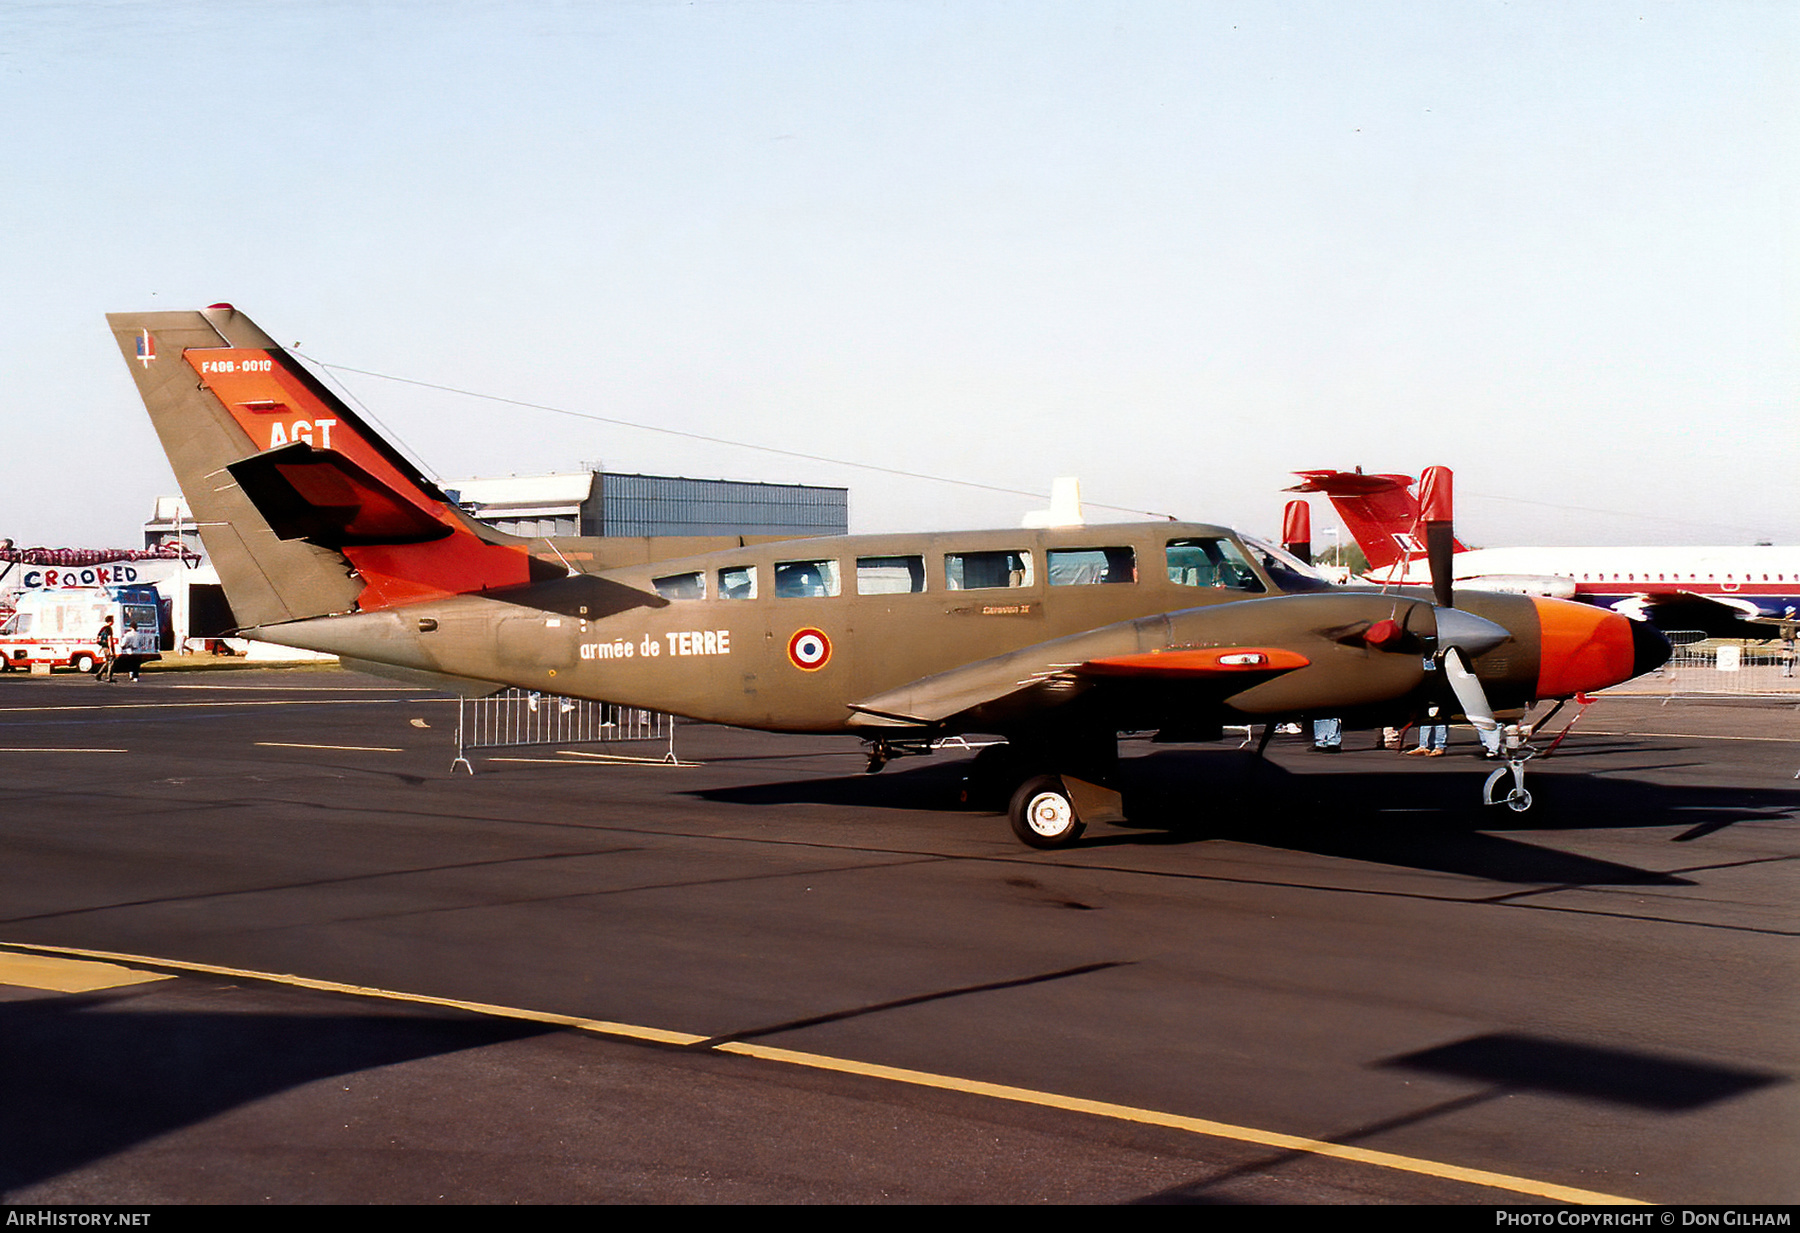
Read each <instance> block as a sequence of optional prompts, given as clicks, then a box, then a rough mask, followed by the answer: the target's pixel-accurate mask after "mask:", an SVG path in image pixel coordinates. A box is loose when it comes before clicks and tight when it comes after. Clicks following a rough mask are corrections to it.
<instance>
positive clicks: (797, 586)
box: [775, 561, 838, 599]
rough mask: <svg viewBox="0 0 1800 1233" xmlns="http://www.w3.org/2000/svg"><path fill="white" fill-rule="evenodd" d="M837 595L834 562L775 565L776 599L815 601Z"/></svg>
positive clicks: (782, 563)
mask: <svg viewBox="0 0 1800 1233" xmlns="http://www.w3.org/2000/svg"><path fill="white" fill-rule="evenodd" d="M837 593H838V563H837V562H836V561H778V562H776V563H775V598H776V599H815V598H818V597H820V596H825V595H836V594H837Z"/></svg>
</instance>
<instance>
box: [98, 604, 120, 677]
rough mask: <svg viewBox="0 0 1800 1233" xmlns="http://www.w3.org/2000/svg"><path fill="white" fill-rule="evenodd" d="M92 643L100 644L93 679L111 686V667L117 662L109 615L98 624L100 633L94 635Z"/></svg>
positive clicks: (116, 649)
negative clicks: (97, 662) (98, 658)
mask: <svg viewBox="0 0 1800 1233" xmlns="http://www.w3.org/2000/svg"><path fill="white" fill-rule="evenodd" d="M94 641H95V642H97V643H99V644H100V666H99V667H98V668H96V669H95V670H94V679H95V680H96V681H105V682H107V683H108V684H111V683H112V679H113V665H114V664H116V663H118V661H119V646H118V639H117V638H116V637H114V631H113V619H112V614H111V613H108V614H107V616H106V620H104V621H102V622H101V623H100V632H99V633H97V634H95V635H94Z"/></svg>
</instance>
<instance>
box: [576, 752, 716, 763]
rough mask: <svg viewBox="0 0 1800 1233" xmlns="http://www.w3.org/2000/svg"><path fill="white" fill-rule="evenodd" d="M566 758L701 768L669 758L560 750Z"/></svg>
mask: <svg viewBox="0 0 1800 1233" xmlns="http://www.w3.org/2000/svg"><path fill="white" fill-rule="evenodd" d="M556 752H557V753H558V754H559V755H561V756H562V757H565V758H586V759H587V760H588V761H590V762H632V763H639V764H642V765H644V766H699V765H701V764H700V763H698V762H671V761H670V760H669V759H667V758H645V757H642V756H640V755H638V754H614V753H594V752H592V751H591V750H586V749H559V750H557V751H556Z"/></svg>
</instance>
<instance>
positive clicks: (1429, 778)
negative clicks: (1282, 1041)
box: [695, 745, 1800, 886]
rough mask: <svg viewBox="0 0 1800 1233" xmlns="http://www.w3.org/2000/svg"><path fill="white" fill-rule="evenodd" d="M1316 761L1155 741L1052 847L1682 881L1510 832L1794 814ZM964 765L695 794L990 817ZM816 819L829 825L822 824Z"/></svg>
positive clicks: (1709, 790) (1744, 801)
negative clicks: (1525, 802)
mask: <svg viewBox="0 0 1800 1233" xmlns="http://www.w3.org/2000/svg"><path fill="white" fill-rule="evenodd" d="M1633 748H1635V749H1637V750H1638V752H1640V753H1643V752H1653V751H1646V750H1645V748H1644V747H1643V746H1641V745H1640V746H1634V747H1633ZM1303 756H1304V757H1306V758H1309V759H1310V758H1312V757H1314V756H1315V755H1311V754H1306V755H1303ZM1317 756H1318V757H1319V758H1320V765H1321V768H1322V769H1324V768H1326V767H1327V763H1326V759H1327V758H1329V765H1328V769H1329V770H1331V771H1333V772H1339V771H1343V772H1351V773H1332V774H1310V773H1296V772H1294V771H1291V770H1289V769H1287V768H1285V767H1283V766H1282V765H1280V764H1279V763H1277V762H1275V761H1265V762H1263V763H1261V764H1260V765H1255V764H1253V761H1252V758H1251V756H1250V755H1249V754H1248V753H1247V752H1244V751H1239V750H1223V751H1219V750H1206V751H1195V750H1186V749H1184V750H1159V751H1157V752H1154V753H1151V754H1149V755H1146V756H1140V757H1128V758H1124V759H1122V760H1121V762H1120V773H1121V781H1122V783H1123V786H1124V796H1125V808H1126V811H1127V813H1128V814H1129V816H1130V819H1131V820H1130V821H1129V822H1128V823H1126V824H1124V825H1123V826H1122V827H1104V828H1098V829H1096V830H1094V831H1090V832H1089V833H1088V834H1087V835H1086V836H1084V837H1083V838H1082V839H1081V840H1078V841H1077V842H1076V843H1075V844H1073V845H1071V846H1070V847H1069V848H1066V849H1063V852H1065V853H1070V852H1075V851H1080V850H1082V849H1087V850H1096V849H1102V848H1106V847H1113V846H1121V845H1143V844H1188V843H1195V842H1200V841H1204V840H1213V839H1228V840H1236V841H1239V842H1243V843H1252V844H1257V845H1260V846H1263V847H1273V848H1287V849H1290V850H1294V851H1305V852H1315V853H1318V854H1320V855H1326V856H1339V857H1344V858H1347V859H1351V860H1361V861H1373V862H1377V863H1380V864H1387V865H1395V866H1399V867H1403V868H1416V869H1423V870H1433V871H1437V872H1442V873H1454V874H1462V875H1467V876H1471V877H1479V878H1485V879H1489V880H1492V881H1497V882H1509V883H1520V884H1526V885H1543V884H1546V883H1549V884H1556V885H1567V886H1580V885H1606V886H1618V885H1633V886H1647V885H1660V886H1685V885H1691V884H1692V883H1691V881H1690V880H1689V879H1687V878H1683V877H1680V876H1677V875H1672V874H1667V873H1661V872H1654V871H1650V870H1644V869H1637V868H1633V867H1631V866H1629V865H1621V864H1616V863H1613V862H1609V861H1604V860H1598V859H1594V858H1590V857H1584V856H1578V855H1574V854H1571V853H1567V852H1559V851H1555V850H1553V849H1550V848H1546V847H1542V846H1539V845H1536V844H1532V843H1526V842H1524V841H1522V840H1520V839H1518V838H1516V837H1511V836H1513V835H1516V834H1517V833H1518V832H1543V833H1549V832H1556V831H1564V830H1569V831H1577V830H1580V831H1591V830H1607V829H1618V828H1638V829H1643V828H1657V827H1663V828H1670V829H1673V830H1676V831H1677V833H1676V834H1674V835H1672V836H1671V839H1672V840H1684V839H1693V838H1696V837H1700V836H1703V835H1705V834H1709V833H1712V832H1713V831H1717V830H1720V829H1722V828H1724V827H1727V826H1730V825H1732V824H1734V823H1737V822H1744V821H1759V820H1771V819H1776V820H1779V819H1793V818H1795V817H1797V816H1800V788H1797V789H1794V790H1780V789H1776V790H1770V789H1747V788H1740V787H1712V786H1697V785H1691V784H1688V785H1669V784H1664V783H1654V782H1649V781H1646V780H1643V779H1639V778H1636V777H1634V775H1633V773H1632V772H1634V771H1641V770H1643V769H1645V768H1643V767H1641V766H1633V767H1631V768H1620V769H1615V770H1611V771H1609V772H1608V773H1607V774H1606V775H1605V776H1604V777H1602V776H1601V775H1599V774H1596V773H1595V772H1596V768H1595V767H1594V766H1593V765H1592V763H1591V761H1589V762H1586V763H1585V764H1583V765H1581V766H1579V768H1577V767H1576V765H1575V763H1574V762H1573V760H1566V761H1563V762H1549V763H1545V762H1542V761H1539V762H1534V763H1533V764H1532V765H1531V769H1530V771H1529V773H1528V780H1527V782H1528V784H1529V786H1530V788H1531V791H1532V794H1533V795H1534V797H1535V798H1536V802H1537V803H1536V804H1535V805H1534V806H1533V808H1532V809H1531V810H1530V811H1529V812H1528V813H1522V814H1521V813H1513V812H1511V811H1509V810H1507V809H1504V808H1502V807H1499V806H1484V805H1482V804H1481V803H1480V794H1481V783H1482V779H1483V777H1484V776H1485V775H1486V774H1487V772H1488V771H1490V770H1491V769H1493V764H1491V763H1486V762H1482V761H1480V760H1478V759H1474V758H1471V757H1469V756H1467V755H1462V756H1452V757H1447V758H1444V759H1442V760H1440V761H1435V762H1430V763H1428V764H1425V765H1421V763H1425V760H1424V759H1411V758H1408V759H1405V761H1404V764H1402V763H1400V762H1397V761H1395V760H1394V758H1396V757H1397V755H1390V756H1387V757H1383V756H1382V755H1381V754H1377V753H1373V752H1368V753H1362V754H1358V755H1350V756H1344V755H1340V756H1338V757H1336V758H1330V757H1329V755H1317ZM1307 765H1308V768H1309V769H1310V763H1308V764H1307ZM967 766H968V761H967V760H966V759H965V760H958V761H955V762H937V761H933V762H932V763H929V764H927V765H923V766H918V767H909V768H906V769H898V768H895V769H890V770H888V771H886V772H884V773H882V774H879V775H864V774H858V775H847V776H841V777H837V778H828V779H817V778H810V779H799V780H792V781H786V782H765V783H756V784H747V785H744V786H741V787H730V788H713V789H707V790H703V791H699V792H696V793H695V795H697V796H700V797H702V798H704V799H706V800H713V801H723V802H730V803H734V804H740V805H752V806H757V805H761V806H768V805H793V804H816V805H841V806H844V807H846V808H850V809H912V810H920V811H936V812H940V813H945V814H950V813H953V812H960V813H962V814H963V815H965V816H967V815H968V814H970V813H971V812H977V813H980V815H981V816H982V817H983V820H984V821H990V820H991V814H988V813H985V812H981V811H971V810H969V809H968V807H966V806H962V805H960V804H959V803H958V790H959V787H960V785H961V782H962V776H963V773H964V771H965V770H966V768H967ZM1558 767H1564V768H1568V769H1561V770H1559V769H1557V768H1558ZM820 823H821V826H829V825H830V824H829V822H828V821H826V820H825V819H821V820H820ZM1496 832H1509V833H1510V835H1509V834H1498V833H1496Z"/></svg>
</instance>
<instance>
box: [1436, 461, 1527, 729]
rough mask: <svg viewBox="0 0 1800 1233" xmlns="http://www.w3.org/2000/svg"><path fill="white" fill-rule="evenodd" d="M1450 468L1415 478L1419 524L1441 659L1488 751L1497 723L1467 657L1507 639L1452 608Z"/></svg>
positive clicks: (1497, 627) (1453, 689) (1460, 703)
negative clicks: (1423, 542) (1417, 482)
mask: <svg viewBox="0 0 1800 1233" xmlns="http://www.w3.org/2000/svg"><path fill="white" fill-rule="evenodd" d="M1453 505H1454V502H1453V500H1452V481H1451V475H1450V468H1448V467H1427V468H1425V471H1424V474H1422V475H1421V476H1420V477H1419V520H1420V521H1421V522H1422V523H1424V525H1425V559H1426V562H1427V564H1428V565H1429V566H1430V568H1431V595H1432V599H1433V600H1434V601H1435V602H1436V604H1437V631H1438V646H1439V647H1440V648H1441V650H1440V654H1439V659H1440V661H1441V662H1442V663H1443V665H1444V676H1445V678H1446V679H1447V680H1448V681H1449V682H1450V690H1451V692H1452V693H1454V694H1455V695H1456V702H1457V705H1458V706H1460V707H1461V708H1462V713H1463V715H1464V717H1465V718H1467V719H1468V721H1469V722H1470V723H1471V724H1473V725H1475V730H1476V732H1477V733H1479V734H1480V736H1481V743H1482V744H1483V745H1484V746H1486V747H1487V750H1488V752H1489V753H1494V752H1497V751H1498V750H1499V748H1500V724H1499V721H1498V720H1496V719H1495V718H1494V708H1493V707H1492V706H1491V705H1489V703H1488V699H1487V690H1485V689H1483V688H1482V687H1481V680H1480V678H1479V677H1477V676H1476V675H1475V673H1474V671H1473V670H1472V669H1471V668H1470V667H1469V657H1470V656H1471V655H1480V654H1481V653H1482V652H1484V651H1489V650H1492V649H1493V648H1494V647H1497V646H1499V645H1500V644H1501V643H1502V642H1504V641H1506V639H1507V638H1508V637H1509V636H1510V635H1509V634H1508V633H1507V631H1506V630H1505V629H1504V628H1503V627H1502V626H1500V625H1497V624H1495V623H1494V622H1493V621H1490V620H1488V619H1487V618H1486V617H1479V616H1476V615H1475V614H1474V613H1472V612H1464V611H1462V610H1461V609H1460V608H1458V607H1457V606H1456V594H1455V588H1454V585H1453V583H1452V580H1451V562H1452V557H1453V554H1454V553H1455V551H1456V530H1455V527H1454V525H1453V522H1454V520H1453V517H1452V506H1453Z"/></svg>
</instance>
